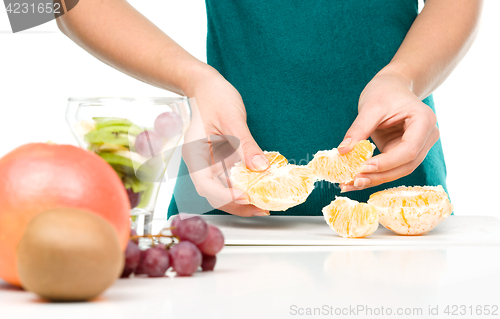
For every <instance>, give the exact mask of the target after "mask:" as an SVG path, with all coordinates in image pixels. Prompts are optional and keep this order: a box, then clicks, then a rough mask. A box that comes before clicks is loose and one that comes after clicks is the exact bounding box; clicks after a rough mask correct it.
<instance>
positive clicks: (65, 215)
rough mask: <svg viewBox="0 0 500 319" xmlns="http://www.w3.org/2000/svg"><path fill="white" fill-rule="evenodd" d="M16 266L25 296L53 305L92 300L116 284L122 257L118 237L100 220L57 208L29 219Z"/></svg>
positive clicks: (72, 210) (88, 214)
mask: <svg viewBox="0 0 500 319" xmlns="http://www.w3.org/2000/svg"><path fill="white" fill-rule="evenodd" d="M17 264H18V270H19V278H20V280H21V284H22V286H23V287H24V288H25V289H26V290H29V291H32V292H34V293H36V294H38V295H40V296H41V297H43V298H46V299H49V300H54V301H79V300H89V299H92V298H94V297H96V296H98V295H99V294H101V293H102V292H103V291H104V290H105V289H106V288H108V287H109V286H111V284H113V282H114V281H115V280H116V279H117V278H118V276H119V275H120V271H121V270H122V267H123V253H122V250H121V247H120V242H119V239H118V236H117V234H116V231H115V230H114V229H113V227H112V226H111V225H110V224H109V223H108V222H106V221H105V220H104V219H103V218H102V217H99V216H97V215H96V214H93V213H90V212H87V211H83V210H76V209H69V208H59V209H53V210H48V211H45V212H42V213H40V214H38V215H37V216H35V217H34V218H33V219H31V221H30V222H29V223H28V225H27V226H26V230H25V232H24V235H23V236H22V238H21V240H20V241H19V246H18V249H17Z"/></svg>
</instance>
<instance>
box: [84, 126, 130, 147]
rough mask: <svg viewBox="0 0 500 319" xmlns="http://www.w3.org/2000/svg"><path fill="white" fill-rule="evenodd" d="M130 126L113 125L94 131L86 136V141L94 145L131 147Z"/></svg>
mask: <svg viewBox="0 0 500 319" xmlns="http://www.w3.org/2000/svg"><path fill="white" fill-rule="evenodd" d="M128 132H129V126H126V125H113V126H106V127H103V128H101V129H99V130H93V131H90V132H88V133H87V134H85V136H84V139H85V141H86V142H88V143H92V144H103V143H106V144H115V145H122V146H127V147H128V146H129V144H130V142H129V136H128V134H129V133H128Z"/></svg>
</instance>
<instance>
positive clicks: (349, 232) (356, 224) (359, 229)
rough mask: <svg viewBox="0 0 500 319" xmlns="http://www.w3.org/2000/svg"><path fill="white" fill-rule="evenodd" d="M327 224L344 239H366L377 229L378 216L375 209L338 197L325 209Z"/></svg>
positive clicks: (324, 214)
mask: <svg viewBox="0 0 500 319" xmlns="http://www.w3.org/2000/svg"><path fill="white" fill-rule="evenodd" d="M323 216H324V217H325V221H326V223H327V224H328V225H329V226H330V227H331V228H332V229H333V230H334V231H336V232H337V234H339V235H340V236H342V237H344V238H360V237H366V236H369V235H371V234H373V232H374V231H375V230H376V229H377V227H378V222H379V218H378V214H377V210H376V209H375V207H373V206H372V205H369V204H365V203H359V202H357V201H355V200H351V199H349V198H347V197H337V198H336V199H335V200H334V201H332V202H331V203H330V205H328V206H326V207H324V208H323Z"/></svg>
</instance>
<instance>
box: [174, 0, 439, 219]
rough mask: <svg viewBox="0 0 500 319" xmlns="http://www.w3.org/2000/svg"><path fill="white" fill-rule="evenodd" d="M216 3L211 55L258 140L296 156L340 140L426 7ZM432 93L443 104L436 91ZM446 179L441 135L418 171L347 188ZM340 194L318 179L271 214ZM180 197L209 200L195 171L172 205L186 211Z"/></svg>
mask: <svg viewBox="0 0 500 319" xmlns="http://www.w3.org/2000/svg"><path fill="white" fill-rule="evenodd" d="M206 6H207V18H208V35H207V59H208V64H210V65H211V66H213V67H214V68H215V69H217V70H218V71H219V72H220V73H221V74H222V75H223V76H224V77H225V78H226V79H227V80H228V81H229V82H230V83H231V84H232V85H234V87H235V88H236V89H237V90H238V91H239V92H240V94H241V96H242V98H243V102H244V103H245V107H246V111H247V115H248V126H249V128H250V131H251V133H252V135H253V137H254V138H255V140H256V141H257V143H258V145H259V146H260V147H261V148H262V149H263V150H267V151H278V152H280V153H281V154H283V155H284V156H285V157H286V158H287V159H288V160H289V162H291V163H295V164H306V163H308V162H309V161H310V160H311V159H312V158H313V155H314V154H315V153H316V152H317V151H319V150H328V149H332V148H334V147H337V146H338V145H339V143H340V142H341V141H342V140H343V138H344V135H345V133H346V131H347V130H348V129H349V127H350V125H351V124H352V122H353V121H354V119H355V118H356V116H357V114H358V111H357V107H358V99H359V95H360V94H361V91H362V90H363V89H364V87H365V86H366V84H367V83H368V82H369V81H370V80H371V79H372V78H373V76H374V75H375V74H376V73H377V72H378V71H380V70H381V69H382V68H383V67H384V66H386V65H387V64H388V63H389V62H390V61H391V59H392V58H393V56H394V54H395V53H396V51H397V50H398V48H399V46H400V45H401V43H402V42H403V39H404V37H405V35H406V33H407V32H408V30H409V28H410V27H411V25H412V23H413V21H414V20H415V18H416V17H417V14H418V2H417V0H357V1H341V0H316V1H298V0H206ZM423 102H424V103H426V104H427V105H429V106H430V107H431V108H432V109H433V110H434V101H433V98H432V96H430V97H428V98H426V99H425V100H424V101H423ZM375 154H378V151H376V152H375ZM186 172H187V169H186V166H185V164H184V163H181V168H180V173H181V174H185V173H186ZM445 180H446V167H445V161H444V156H443V151H442V148H441V141H438V142H437V143H436V144H435V145H434V146H433V147H432V149H431V150H430V151H429V153H428V155H427V157H426V158H425V160H424V161H423V162H422V164H421V165H420V166H418V167H417V169H416V170H415V171H414V172H413V173H412V174H410V175H408V176H405V177H403V178H400V179H399V180H397V181H394V182H390V183H386V184H383V185H380V186H377V187H372V188H368V189H366V190H362V191H353V192H348V193H343V194H342V195H341V196H347V197H349V198H351V199H354V200H357V201H362V202H366V201H367V200H368V197H369V196H370V194H372V193H374V192H376V191H379V190H383V189H387V188H390V187H395V186H400V185H406V186H411V185H443V187H444V188H445V189H446V181H445ZM339 195H340V189H339V187H338V185H334V184H331V183H328V182H318V183H316V185H315V189H314V191H313V192H312V193H311V195H310V196H309V197H308V199H307V201H306V202H305V203H303V204H301V205H298V206H295V207H292V208H290V209H288V210H287V211H284V212H271V214H272V215H321V214H322V212H321V209H322V208H323V207H324V206H326V205H328V204H329V203H330V202H331V201H332V200H334V199H335V196H339ZM176 201H177V202H182V205H180V207H181V209H182V210H184V211H187V212H190V210H191V209H190V207H191V208H192V209H193V211H192V212H196V210H197V209H199V207H202V206H203V205H207V202H206V200H204V199H203V198H201V197H200V196H198V195H197V194H196V192H195V190H194V186H193V185H192V183H191V181H190V180H189V178H188V179H182V180H181V179H179V180H178V182H177V184H176V187H175V190H174V196H173V198H172V202H171V204H170V207H169V215H172V214H177V213H178V209H177V205H176ZM211 213H212V214H224V213H223V212H221V211H218V210H214V211H212V212H211Z"/></svg>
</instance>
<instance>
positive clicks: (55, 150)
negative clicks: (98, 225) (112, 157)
mask: <svg viewBox="0 0 500 319" xmlns="http://www.w3.org/2000/svg"><path fill="white" fill-rule="evenodd" d="M0 176H1V177H2V178H0V203H1V205H0V278H2V279H4V280H5V281H7V282H8V283H10V284H13V285H17V286H19V285H20V282H19V277H18V274H17V265H16V253H15V252H16V247H17V245H18V243H19V240H20V239H21V236H22V235H23V233H24V230H25V228H26V225H27V224H28V222H29V221H30V220H31V219H32V218H33V217H34V216H36V215H37V214H39V213H41V212H43V211H45V210H48V209H53V208H59V207H68V208H74V209H83V210H86V211H89V212H92V213H94V214H97V215H99V216H101V217H102V218H104V219H105V220H106V221H108V222H109V223H110V224H111V225H112V226H113V227H114V229H115V231H116V232H117V234H118V238H119V241H120V244H121V247H122V249H123V250H125V248H126V246H127V242H128V240H129V234H130V217H129V212H130V204H129V200H128V198H127V194H126V192H125V189H124V188H123V184H122V183H121V181H120V179H119V178H118V177H117V175H116V173H115V172H114V171H113V169H112V168H111V167H109V165H108V164H107V163H106V162H105V161H103V160H102V159H101V158H100V157H99V156H97V155H95V154H93V153H91V152H89V151H87V150H84V149H81V148H78V147H75V146H72V145H57V144H45V143H34V144H26V145H23V146H21V147H19V148H17V149H15V150H13V151H12V152H10V153H8V154H7V155H5V156H4V157H3V158H1V159H0Z"/></svg>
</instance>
